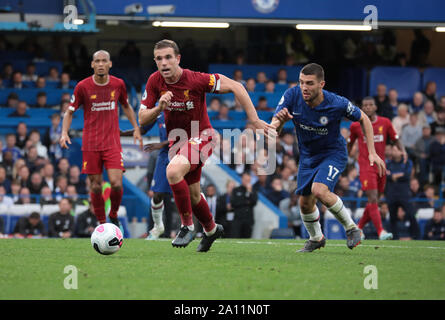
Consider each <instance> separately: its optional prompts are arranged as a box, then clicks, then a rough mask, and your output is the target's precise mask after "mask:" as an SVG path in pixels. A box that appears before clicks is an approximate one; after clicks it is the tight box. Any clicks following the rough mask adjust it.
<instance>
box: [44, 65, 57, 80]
mask: <svg viewBox="0 0 445 320" xmlns="http://www.w3.org/2000/svg"><path fill="white" fill-rule="evenodd" d="M46 81H52V82H59V81H60V78H59V70H58V69H57V68H56V67H51V68H49V71H48V76H47V77H46Z"/></svg>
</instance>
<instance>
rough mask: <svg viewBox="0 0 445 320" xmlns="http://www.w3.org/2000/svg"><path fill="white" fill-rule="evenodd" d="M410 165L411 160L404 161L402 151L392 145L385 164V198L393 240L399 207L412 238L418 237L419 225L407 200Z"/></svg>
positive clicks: (395, 233) (396, 230) (396, 234)
mask: <svg viewBox="0 0 445 320" xmlns="http://www.w3.org/2000/svg"><path fill="white" fill-rule="evenodd" d="M412 167H413V164H412V161H411V160H409V159H408V160H407V161H406V163H404V162H403V158H402V152H401V151H400V150H399V149H398V148H397V146H392V147H391V159H390V160H388V161H387V164H386V170H387V180H386V181H387V182H386V190H385V198H386V201H387V203H388V208H389V212H390V220H391V232H392V234H393V235H394V239H395V240H397V239H398V238H399V231H398V225H399V224H398V220H400V219H399V214H398V209H399V208H403V210H404V213H405V214H404V219H406V220H408V221H409V223H410V228H411V234H412V236H413V238H414V239H418V237H419V226H418V224H417V220H416V218H415V212H414V207H413V205H412V204H411V202H409V200H408V199H409V197H410V187H409V184H410V176H411V171H412Z"/></svg>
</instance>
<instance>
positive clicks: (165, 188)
mask: <svg viewBox="0 0 445 320" xmlns="http://www.w3.org/2000/svg"><path fill="white" fill-rule="evenodd" d="M155 124H157V125H158V127H159V139H160V142H159V143H150V144H147V145H145V146H144V150H145V151H154V150H160V152H159V155H158V158H157V159H156V167H155V171H154V174H153V183H152V185H151V188H150V190H151V191H153V193H154V194H153V198H152V199H151V215H152V218H153V223H154V225H153V229H151V230H150V231H149V235H148V236H147V238H146V240H157V239H159V237H160V236H161V235H162V234H163V233H164V230H165V228H164V222H163V221H162V212H163V211H164V194H166V193H168V194H172V190H171V188H170V185H169V184H168V180H167V174H166V170H167V165H168V163H169V159H168V139H167V130H166V128H165V120H164V113H163V112H161V113H160V114H159V116H158V117H157V119H156V121H154V122H152V123H151V124H148V125H146V126H143V127H141V128H140V131H141V134H142V135H144V134H145V133H147V132H148V131H150V129H151V128H152V127H153V126H154V125H155ZM120 135H121V136H133V130H128V131H123V132H121V134H120Z"/></svg>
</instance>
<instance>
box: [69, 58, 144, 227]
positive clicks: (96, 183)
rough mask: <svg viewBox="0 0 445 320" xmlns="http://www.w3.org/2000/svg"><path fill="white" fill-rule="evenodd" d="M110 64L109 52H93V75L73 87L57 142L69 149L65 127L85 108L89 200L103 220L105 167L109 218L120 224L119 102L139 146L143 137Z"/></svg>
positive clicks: (84, 169)
mask: <svg viewBox="0 0 445 320" xmlns="http://www.w3.org/2000/svg"><path fill="white" fill-rule="evenodd" d="M111 66H112V63H111V60H110V54H109V53H108V52H107V51H104V50H99V51H97V52H95V53H94V54H93V61H92V62H91V67H92V68H93V70H94V74H93V75H92V76H91V77H88V78H86V79H84V80H82V81H80V82H79V83H78V84H77V86H76V87H75V88H74V94H73V95H72V97H71V102H70V105H69V108H68V110H67V112H66V113H65V116H64V118H63V125H62V134H61V137H60V145H61V146H62V148H68V144H71V140H70V138H69V136H68V130H69V128H70V126H71V122H72V119H73V113H74V111H76V110H77V109H78V108H79V107H80V106H83V109H84V127H83V136H82V158H83V159H82V161H83V165H82V173H84V174H87V175H88V179H89V180H90V183H91V192H90V196H91V202H92V204H93V208H94V214H95V215H96V218H97V220H98V221H99V223H101V224H102V223H105V222H106V216H105V205H104V200H103V198H102V168H103V166H104V167H105V169H106V170H107V173H108V178H109V180H110V184H111V193H110V200H111V210H110V213H109V218H110V221H111V222H112V223H114V224H115V225H117V226H119V227H121V226H120V223H119V220H118V217H117V211H118V209H119V206H120V204H121V200H122V194H123V189H122V175H123V171H124V170H125V169H124V162H123V159H122V147H121V142H120V137H119V114H118V104H117V103H118V102H120V103H121V105H122V108H123V111H124V113H125V115H126V116H127V118H128V120H129V121H130V123H131V124H132V126H133V128H134V133H133V137H134V141H135V143H136V140H138V141H139V144H140V148H141V149H142V137H141V133H140V130H139V127H138V125H137V121H136V116H135V113H134V111H133V108H132V107H131V106H130V104H129V103H128V99H127V90H126V87H125V83H124V81H122V80H121V79H119V78H116V77H113V76H111V75H109V70H110V68H111Z"/></svg>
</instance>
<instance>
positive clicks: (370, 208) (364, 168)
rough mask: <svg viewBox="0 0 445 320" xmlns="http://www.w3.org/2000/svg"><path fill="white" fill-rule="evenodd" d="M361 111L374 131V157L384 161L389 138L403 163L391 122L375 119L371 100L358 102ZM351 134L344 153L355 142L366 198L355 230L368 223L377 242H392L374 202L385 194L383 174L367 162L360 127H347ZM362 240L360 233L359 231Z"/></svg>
mask: <svg viewBox="0 0 445 320" xmlns="http://www.w3.org/2000/svg"><path fill="white" fill-rule="evenodd" d="M362 110H363V112H364V113H366V115H367V116H368V117H369V119H370V120H371V123H372V128H373V130H374V146H375V150H376V152H377V155H378V156H379V157H380V158H381V159H382V160H385V147H386V142H387V140H388V138H389V140H391V141H392V142H393V143H395V144H396V145H397V147H398V148H399V149H400V150H401V151H402V153H403V156H404V160H405V161H406V160H407V154H406V152H405V148H404V147H403V145H402V142H401V141H400V139H399V137H398V135H397V133H396V131H395V129H394V127H393V126H392V123H391V120H389V119H388V118H385V117H381V116H377V114H376V111H377V106H376V104H375V101H374V98H372V97H365V98H364V99H363V100H362ZM350 131H351V135H350V136H349V139H348V150H351V148H352V145H353V144H354V142H355V140H357V141H358V150H359V158H358V164H359V167H360V182H361V184H362V190H363V191H365V193H366V196H367V197H368V203H367V204H366V207H365V211H364V212H363V216H362V217H361V219H360V221H359V223H358V227H359V228H360V229H361V230H363V227H364V226H365V225H366V224H367V223H368V222H369V221H370V220H371V221H372V223H373V224H374V227H375V229H376V231H377V234H378V235H379V239H380V240H390V239H392V237H393V235H392V233H389V232H386V230H384V229H383V226H382V218H381V216H380V211H379V207H378V204H377V203H378V199H379V198H380V197H381V195H382V194H383V192H384V191H385V185H386V174H385V175H383V176H381V177H380V176H379V175H378V172H377V168H376V167H375V166H374V167H371V166H370V165H369V160H368V149H367V148H366V141H365V138H364V135H363V131H362V129H361V127H360V123H358V122H354V123H352V124H351V127H350ZM362 239H364V234H363V231H362Z"/></svg>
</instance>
